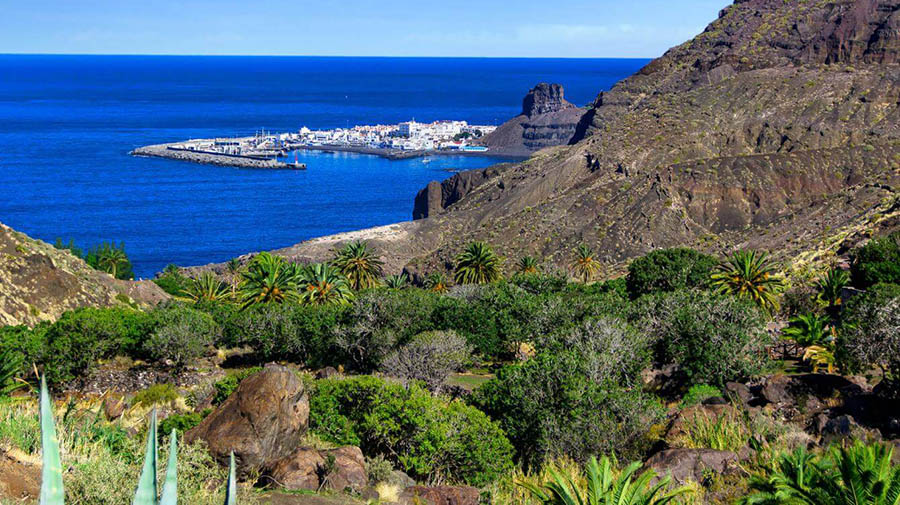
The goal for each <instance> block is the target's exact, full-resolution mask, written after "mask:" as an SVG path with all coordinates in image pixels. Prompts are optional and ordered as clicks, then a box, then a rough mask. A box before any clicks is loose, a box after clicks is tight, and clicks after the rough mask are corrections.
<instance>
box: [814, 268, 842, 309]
mask: <svg viewBox="0 0 900 505" xmlns="http://www.w3.org/2000/svg"><path fill="white" fill-rule="evenodd" d="M849 284H850V274H848V273H847V272H845V271H843V270H841V269H840V268H832V269H830V270H828V271H827V272H825V275H823V276H822V277H820V278H819V280H818V281H816V287H817V288H818V289H819V298H820V299H821V300H822V301H823V302H825V303H826V304H828V307H829V308H834V307H837V306H838V305H840V304H841V292H842V291H843V290H844V288H845V287H847V286H848V285H849Z"/></svg>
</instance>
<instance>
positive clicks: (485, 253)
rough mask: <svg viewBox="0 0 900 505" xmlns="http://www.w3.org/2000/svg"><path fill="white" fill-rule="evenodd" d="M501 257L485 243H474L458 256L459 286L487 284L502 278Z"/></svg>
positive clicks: (457, 272) (457, 279)
mask: <svg viewBox="0 0 900 505" xmlns="http://www.w3.org/2000/svg"><path fill="white" fill-rule="evenodd" d="M500 263H501V261H500V257H499V256H497V255H496V254H495V253H494V251H493V250H492V249H491V246H489V245H487V244H485V243H484V242H472V243H471V244H469V245H468V246H467V247H466V249H465V250H464V251H463V252H461V253H459V255H457V256H456V274H455V276H454V279H455V280H456V282H457V284H487V283H489V282H494V281H496V280H498V279H500V277H502V275H503V274H502V273H501V272H500Z"/></svg>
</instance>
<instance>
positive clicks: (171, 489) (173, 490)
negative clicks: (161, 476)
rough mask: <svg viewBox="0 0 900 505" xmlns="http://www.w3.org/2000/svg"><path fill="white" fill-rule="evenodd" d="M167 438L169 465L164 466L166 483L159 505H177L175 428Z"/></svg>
mask: <svg viewBox="0 0 900 505" xmlns="http://www.w3.org/2000/svg"><path fill="white" fill-rule="evenodd" d="M169 438H170V439H171V443H170V444H169V463H168V464H167V465H166V482H165V483H164V484H163V490H162V497H160V499H159V505H177V504H178V442H177V435H176V433H175V428H172V435H171V436H170V437H169Z"/></svg>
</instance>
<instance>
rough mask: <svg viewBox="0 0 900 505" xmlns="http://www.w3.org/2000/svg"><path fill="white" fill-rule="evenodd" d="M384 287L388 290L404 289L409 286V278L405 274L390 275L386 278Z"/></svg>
mask: <svg viewBox="0 0 900 505" xmlns="http://www.w3.org/2000/svg"><path fill="white" fill-rule="evenodd" d="M384 285H385V286H387V287H388V289H404V288H406V287H407V286H409V276H407V275H406V274H405V273H402V274H399V275H389V276H387V277H385V278H384Z"/></svg>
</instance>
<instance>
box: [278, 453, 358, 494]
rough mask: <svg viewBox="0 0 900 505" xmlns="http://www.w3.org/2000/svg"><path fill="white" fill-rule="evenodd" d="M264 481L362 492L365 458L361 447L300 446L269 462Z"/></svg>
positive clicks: (290, 487)
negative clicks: (329, 448)
mask: <svg viewBox="0 0 900 505" xmlns="http://www.w3.org/2000/svg"><path fill="white" fill-rule="evenodd" d="M262 482H264V483H274V484H276V485H278V486H280V487H283V488H284V489H288V490H301V489H305V490H309V491H318V490H320V489H331V490H336V491H345V490H350V491H353V492H357V493H359V492H361V491H362V490H363V489H365V487H366V486H367V485H368V475H367V473H366V460H365V458H363V454H362V451H361V450H360V449H359V447H352V446H347V447H341V448H338V449H331V450H324V451H320V450H316V449H312V448H306V447H300V448H298V449H297V450H295V451H294V452H293V453H291V454H290V455H289V456H287V457H285V458H284V459H281V460H279V461H277V462H276V463H274V464H273V465H270V468H269V469H268V471H267V472H266V475H265V476H264V477H263V478H262Z"/></svg>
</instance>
